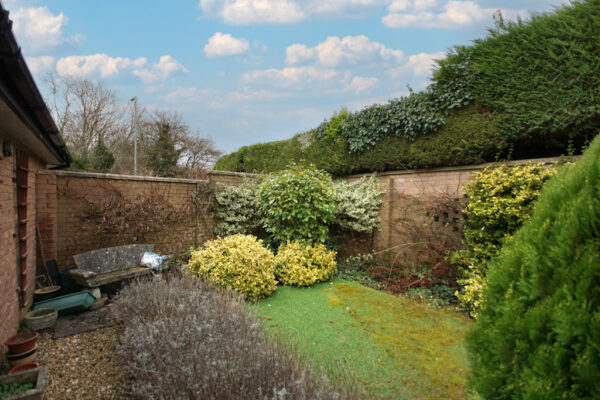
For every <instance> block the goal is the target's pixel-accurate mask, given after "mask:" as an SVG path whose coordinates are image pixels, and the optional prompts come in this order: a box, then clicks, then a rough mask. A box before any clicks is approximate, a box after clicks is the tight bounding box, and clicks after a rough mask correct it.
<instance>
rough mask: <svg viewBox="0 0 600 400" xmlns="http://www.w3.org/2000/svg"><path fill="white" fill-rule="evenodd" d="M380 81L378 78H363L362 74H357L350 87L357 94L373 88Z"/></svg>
mask: <svg viewBox="0 0 600 400" xmlns="http://www.w3.org/2000/svg"><path fill="white" fill-rule="evenodd" d="M378 83H379V79H377V78H363V77H360V76H355V77H354V78H353V79H352V81H351V82H350V85H349V88H350V90H352V91H353V92H354V93H355V94H360V93H362V92H365V91H367V90H369V89H371V88H372V87H374V86H377V84H378Z"/></svg>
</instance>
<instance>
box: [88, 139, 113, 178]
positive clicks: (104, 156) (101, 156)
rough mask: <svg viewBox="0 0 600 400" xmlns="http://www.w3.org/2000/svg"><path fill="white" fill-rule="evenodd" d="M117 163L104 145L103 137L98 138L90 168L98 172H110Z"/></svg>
mask: <svg viewBox="0 0 600 400" xmlns="http://www.w3.org/2000/svg"><path fill="white" fill-rule="evenodd" d="M114 163H115V157H114V156H113V154H112V153H111V151H110V150H109V149H108V147H106V145H105V144H104V140H102V135H100V136H98V142H97V143H96V146H95V147H94V151H93V152H92V156H91V160H90V168H91V169H92V170H94V171H98V172H108V171H110V169H111V168H112V166H113V164H114Z"/></svg>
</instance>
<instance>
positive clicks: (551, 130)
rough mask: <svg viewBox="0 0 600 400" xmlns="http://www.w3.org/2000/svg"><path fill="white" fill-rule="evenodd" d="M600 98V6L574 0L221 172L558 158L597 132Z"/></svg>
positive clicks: (253, 149)
mask: <svg viewBox="0 0 600 400" xmlns="http://www.w3.org/2000/svg"><path fill="white" fill-rule="evenodd" d="M599 98H600V0H585V1H575V2H573V3H572V4H570V5H566V6H564V7H562V8H560V9H557V10H556V11H554V12H551V13H547V14H540V15H534V16H532V18H531V19H529V20H527V21H526V22H521V21H518V22H513V23H507V24H506V25H505V26H503V27H501V28H499V29H497V30H492V31H490V33H489V34H488V35H487V36H486V37H485V38H483V39H478V40H476V41H475V42H474V44H473V45H470V46H457V47H456V48H454V49H453V50H452V51H450V53H449V54H448V57H447V58H446V59H444V60H441V61H440V62H439V66H438V68H437V70H436V71H435V72H434V74H433V77H432V83H431V85H430V87H428V88H427V89H425V90H422V91H420V92H418V93H411V94H410V95H409V96H405V97H403V98H400V99H394V100H390V101H389V102H388V103H387V104H384V105H373V106H370V107H366V108H364V109H362V110H360V111H357V112H353V113H347V112H344V113H340V114H336V115H334V116H332V117H331V119H330V120H329V121H325V122H324V123H323V124H321V125H319V126H318V127H316V128H315V129H314V130H312V131H309V132H305V133H303V134H300V135H297V136H295V137H294V138H292V139H289V140H286V141H280V142H272V143H264V144H258V145H254V146H245V147H242V148H241V149H240V150H238V151H237V152H235V153H232V154H229V155H226V156H224V157H222V158H221V159H220V160H219V161H218V162H217V164H216V166H215V169H219V170H229V171H246V172H272V171H277V170H279V169H283V168H285V166H286V165H287V164H288V163H289V162H290V160H299V159H306V160H307V161H309V162H311V163H314V164H316V165H317V166H318V167H319V168H321V169H324V170H326V171H327V172H329V173H331V174H333V175H345V174H349V173H358V172H369V171H385V170H394V169H408V168H429V167H437V166H454V165H465V164H469V163H473V162H481V161H493V160H494V159H495V158H496V157H498V156H501V157H504V156H505V155H506V154H507V152H506V149H508V148H510V149H511V153H510V154H511V155H512V157H514V158H516V159H520V158H535V157H546V156H556V155H560V154H565V153H566V152H567V148H568V147H571V148H574V149H575V150H576V151H579V150H580V149H581V147H582V146H583V145H584V144H585V143H586V142H588V141H589V140H591V138H592V137H593V136H594V135H595V134H596V132H597V130H598V128H600V102H598V99H599ZM470 104H471V105H472V106H471V107H470V108H469V107H468V105H470ZM479 113H483V114H485V113H491V116H490V117H488V118H485V119H482V118H480V117H481V115H480V114H479ZM457 121H462V122H464V124H460V123H459V124H457ZM481 123H483V126H482V124H481ZM449 125H450V127H449ZM474 129H475V130H474ZM473 140H474V143H471V142H472V141H473ZM461 148H462V150H463V151H461Z"/></svg>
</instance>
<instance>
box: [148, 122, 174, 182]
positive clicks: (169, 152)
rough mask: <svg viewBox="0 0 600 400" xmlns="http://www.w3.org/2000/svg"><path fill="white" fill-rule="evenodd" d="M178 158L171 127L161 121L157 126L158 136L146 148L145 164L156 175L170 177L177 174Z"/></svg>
mask: <svg viewBox="0 0 600 400" xmlns="http://www.w3.org/2000/svg"><path fill="white" fill-rule="evenodd" d="M178 159H179V151H177V149H176V148H175V141H174V140H173V137H172V134H171V127H170V126H169V124H165V123H161V124H160V125H159V127H158V137H157V138H156V140H155V141H154V143H153V144H152V146H151V147H150V148H149V149H148V152H147V155H146V166H147V167H148V168H149V169H150V170H152V172H153V173H154V175H156V176H162V177H172V176H175V175H176V174H177V160H178Z"/></svg>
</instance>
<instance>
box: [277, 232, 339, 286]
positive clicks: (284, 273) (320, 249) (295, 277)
mask: <svg viewBox="0 0 600 400" xmlns="http://www.w3.org/2000/svg"><path fill="white" fill-rule="evenodd" d="M335 257H336V252H335V251H330V250H327V248H326V247H325V246H324V245H323V244H321V243H316V244H312V245H311V244H306V243H300V242H287V243H284V244H282V245H281V246H279V250H278V251H277V255H276V256H275V264H276V267H275V276H276V277H277V279H278V280H279V282H281V283H283V284H284V285H288V286H312V285H314V284H315V283H318V282H325V281H328V280H329V279H331V278H332V277H333V276H334V275H335V273H336V272H337V269H336V262H335Z"/></svg>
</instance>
